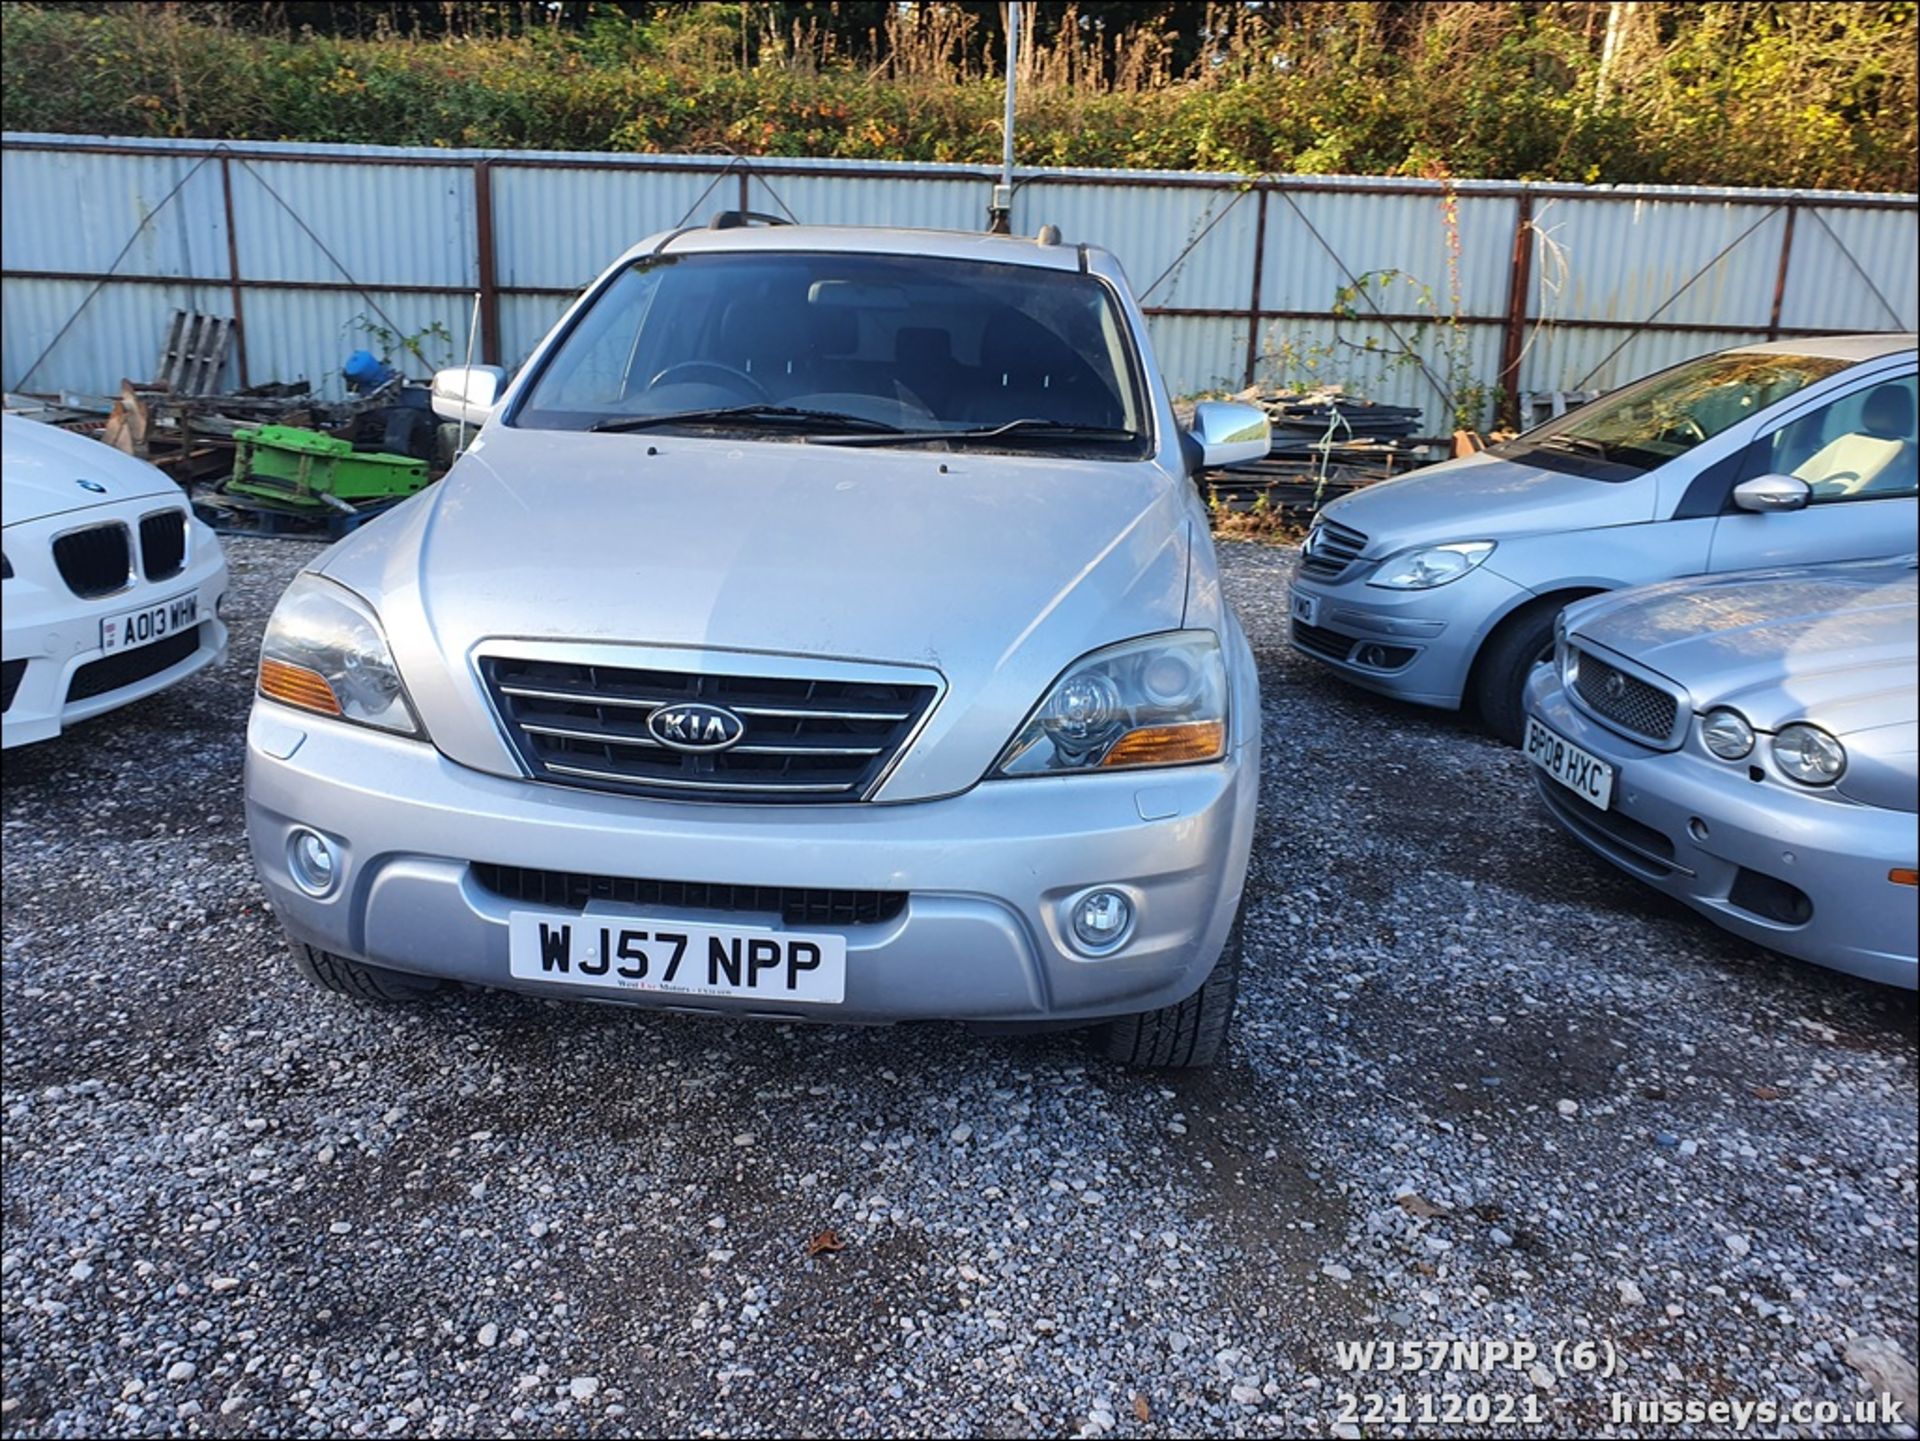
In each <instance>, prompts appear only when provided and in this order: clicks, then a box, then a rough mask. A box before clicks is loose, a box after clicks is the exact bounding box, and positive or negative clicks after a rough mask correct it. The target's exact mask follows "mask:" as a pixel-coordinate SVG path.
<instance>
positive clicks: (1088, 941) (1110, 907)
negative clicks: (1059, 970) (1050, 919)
mask: <svg viewBox="0 0 1920 1441" xmlns="http://www.w3.org/2000/svg"><path fill="white" fill-rule="evenodd" d="M1132 924H1133V902H1132V901H1130V900H1128V899H1127V898H1126V897H1125V896H1123V895H1121V894H1120V892H1118V891H1089V892H1088V893H1087V894H1086V895H1084V896H1082V897H1081V898H1080V900H1079V902H1078V903H1077V904H1076V905H1075V906H1074V908H1073V936H1074V939H1075V940H1077V941H1078V942H1079V943H1080V945H1081V946H1082V947H1083V948H1084V949H1086V950H1089V951H1105V950H1111V949H1112V948H1113V947H1114V946H1116V945H1118V944H1119V942H1120V939H1121V938H1122V937H1123V936H1125V935H1126V933H1127V928H1128V927H1129V926H1131V925H1132Z"/></svg>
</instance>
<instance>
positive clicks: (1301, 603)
mask: <svg viewBox="0 0 1920 1441" xmlns="http://www.w3.org/2000/svg"><path fill="white" fill-rule="evenodd" d="M1288 594H1289V597H1290V602H1291V607H1290V608H1291V609H1292V612H1293V618H1294V619H1295V620H1297V621H1299V622H1300V624H1302V625H1318V624H1320V597H1319V596H1317V595H1303V594H1302V593H1301V592H1299V591H1297V590H1296V591H1290V592H1289V593H1288Z"/></svg>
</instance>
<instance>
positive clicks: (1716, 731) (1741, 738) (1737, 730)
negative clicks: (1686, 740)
mask: <svg viewBox="0 0 1920 1441" xmlns="http://www.w3.org/2000/svg"><path fill="white" fill-rule="evenodd" d="M1700 739H1701V741H1702V742H1703V743H1704V744H1705V745H1706V748H1707V749H1708V750H1710V751H1712V752H1713V753H1714V754H1715V755H1717V756H1719V757H1720V759H1721V760H1723V761H1737V760H1744V759H1745V758H1746V755H1747V752H1749V751H1751V750H1752V749H1753V727H1752V726H1750V725H1748V724H1747V718H1746V717H1745V716H1743V715H1741V714H1740V712H1739V711H1737V710H1716V711H1708V712H1707V714H1706V717H1705V718H1704V719H1703V720H1702V721H1701V722H1700Z"/></svg>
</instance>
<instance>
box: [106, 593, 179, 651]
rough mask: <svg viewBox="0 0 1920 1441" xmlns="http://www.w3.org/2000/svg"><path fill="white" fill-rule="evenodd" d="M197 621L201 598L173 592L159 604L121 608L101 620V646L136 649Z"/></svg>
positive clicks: (109, 649) (114, 648)
mask: <svg viewBox="0 0 1920 1441" xmlns="http://www.w3.org/2000/svg"><path fill="white" fill-rule="evenodd" d="M198 624H200V597H199V596H198V595H194V594H191V593H189V594H187V595H176V596H175V597H173V599H171V600H163V601H161V602H160V603H159V604H158V605H143V606H141V607H140V609H138V610H123V611H121V612H120V613H119V614H118V615H110V616H107V617H106V618H105V619H103V620H102V621H101V622H100V649H101V650H103V651H109V652H111V651H122V650H136V649H138V648H139V647H141V646H143V645H152V644H153V643H154V642H155V641H157V640H165V639H166V638H167V637H168V636H170V635H178V634H179V633H180V632H181V631H183V630H191V629H192V628H193V627H194V626H196V625H198Z"/></svg>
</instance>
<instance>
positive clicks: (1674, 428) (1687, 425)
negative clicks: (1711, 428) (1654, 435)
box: [1661, 415, 1707, 445]
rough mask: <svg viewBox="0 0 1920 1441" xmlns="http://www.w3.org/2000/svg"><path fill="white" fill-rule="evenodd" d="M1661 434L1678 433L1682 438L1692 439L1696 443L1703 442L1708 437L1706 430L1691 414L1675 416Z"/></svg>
mask: <svg viewBox="0 0 1920 1441" xmlns="http://www.w3.org/2000/svg"><path fill="white" fill-rule="evenodd" d="M1661 434H1663V435H1677V436H1680V437H1681V438H1682V439H1686V440H1691V441H1692V442H1693V443H1694V444H1695V445H1700V444H1703V443H1704V442H1705V441H1706V438H1707V432H1706V430H1705V429H1704V428H1703V427H1702V426H1701V424H1700V422H1699V421H1697V420H1695V419H1694V418H1693V417H1692V416H1691V415H1676V416H1674V417H1673V419H1671V420H1669V421H1668V422H1667V425H1666V429H1665V430H1663V431H1662V432H1661Z"/></svg>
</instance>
